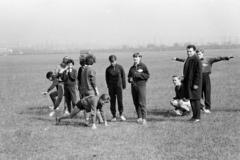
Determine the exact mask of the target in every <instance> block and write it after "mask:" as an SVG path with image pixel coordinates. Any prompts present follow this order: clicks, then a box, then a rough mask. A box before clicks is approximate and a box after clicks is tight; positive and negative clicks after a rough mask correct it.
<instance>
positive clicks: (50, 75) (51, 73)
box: [46, 71, 53, 79]
mask: <svg viewBox="0 0 240 160" xmlns="http://www.w3.org/2000/svg"><path fill="white" fill-rule="evenodd" d="M52 76H53V72H52V71H49V72H47V74H46V78H47V79H49V78H50V77H52Z"/></svg>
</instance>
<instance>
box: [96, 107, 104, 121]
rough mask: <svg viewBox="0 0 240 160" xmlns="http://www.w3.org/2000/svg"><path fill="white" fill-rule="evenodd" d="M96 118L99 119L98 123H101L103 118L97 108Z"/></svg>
mask: <svg viewBox="0 0 240 160" xmlns="http://www.w3.org/2000/svg"><path fill="white" fill-rule="evenodd" d="M97 120H98V121H99V123H103V118H102V115H101V113H100V111H99V110H97Z"/></svg>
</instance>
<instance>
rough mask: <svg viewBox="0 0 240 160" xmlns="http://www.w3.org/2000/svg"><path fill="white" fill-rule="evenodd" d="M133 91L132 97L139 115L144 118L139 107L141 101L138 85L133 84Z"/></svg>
mask: <svg viewBox="0 0 240 160" xmlns="http://www.w3.org/2000/svg"><path fill="white" fill-rule="evenodd" d="M131 92H132V99H133V104H134V106H135V110H136V113H137V117H138V119H139V118H142V114H141V109H140V107H139V103H138V91H137V87H136V86H133V85H131Z"/></svg>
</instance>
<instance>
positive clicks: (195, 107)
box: [190, 99, 201, 119]
mask: <svg viewBox="0 0 240 160" xmlns="http://www.w3.org/2000/svg"><path fill="white" fill-rule="evenodd" d="M190 103H191V107H192V112H193V116H192V119H200V114H201V111H200V108H201V104H200V100H199V99H190Z"/></svg>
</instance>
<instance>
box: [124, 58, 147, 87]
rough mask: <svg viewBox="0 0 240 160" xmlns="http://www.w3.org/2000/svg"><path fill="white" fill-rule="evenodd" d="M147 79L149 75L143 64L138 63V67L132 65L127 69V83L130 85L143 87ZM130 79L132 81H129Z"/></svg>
mask: <svg viewBox="0 0 240 160" xmlns="http://www.w3.org/2000/svg"><path fill="white" fill-rule="evenodd" d="M139 70H142V72H139ZM149 77H150V74H149V72H148V69H147V66H146V65H145V64H144V63H142V62H140V63H139V64H138V65H136V66H135V65H133V66H132V67H131V68H130V69H129V73H128V82H129V83H131V84H132V85H145V84H146V81H147V80H148V78H149ZM131 78H132V80H133V81H130V79H131Z"/></svg>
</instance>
